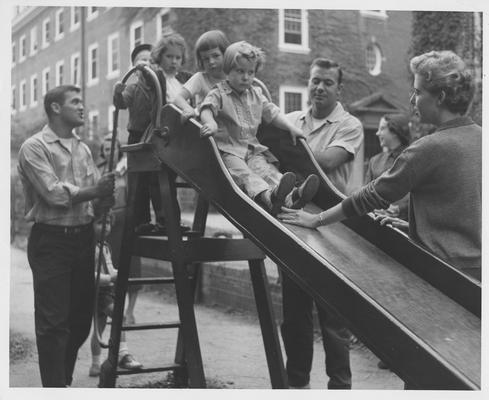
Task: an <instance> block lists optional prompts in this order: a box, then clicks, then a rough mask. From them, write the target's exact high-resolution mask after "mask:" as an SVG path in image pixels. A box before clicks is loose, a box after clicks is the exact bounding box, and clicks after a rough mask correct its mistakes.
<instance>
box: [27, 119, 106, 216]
mask: <svg viewBox="0 0 489 400" xmlns="http://www.w3.org/2000/svg"><path fill="white" fill-rule="evenodd" d="M73 138H74V140H73V146H72V149H71V152H70V151H69V149H67V148H66V147H64V145H63V144H62V143H61V141H60V138H59V137H58V136H57V135H56V134H55V133H54V132H53V131H52V130H51V128H49V126H48V125H46V126H45V127H44V128H43V129H42V131H40V132H38V133H36V134H35V135H34V136H32V137H30V138H29V139H27V140H26V141H25V142H24V143H23V145H22V147H21V148H20V151H19V166H18V170H19V174H20V177H21V180H22V184H23V187H24V197H25V217H26V219H27V221H34V222H42V223H45V224H50V225H61V226H76V225H83V224H88V223H90V222H91V221H92V220H93V216H94V212H93V206H92V203H91V202H90V201H84V202H80V203H77V204H72V198H73V196H75V195H76V194H77V193H78V192H79V190H80V188H85V187H88V186H92V185H94V184H95V183H96V182H97V180H98V179H99V177H100V174H99V172H98V170H97V167H96V166H95V164H94V162H93V159H92V155H91V152H90V149H89V148H88V146H87V145H86V144H85V143H83V142H82V141H81V139H80V137H79V136H77V135H76V134H75V133H73Z"/></svg>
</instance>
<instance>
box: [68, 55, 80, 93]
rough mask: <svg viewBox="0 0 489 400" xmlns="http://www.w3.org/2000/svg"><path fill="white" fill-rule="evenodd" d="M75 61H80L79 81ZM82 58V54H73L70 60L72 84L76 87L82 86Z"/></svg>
mask: <svg viewBox="0 0 489 400" xmlns="http://www.w3.org/2000/svg"><path fill="white" fill-rule="evenodd" d="M75 59H78V71H77V72H78V74H77V80H76V81H75V79H74V78H75ZM80 63H81V56H80V52H79V51H78V52H76V53H73V54H72V55H71V58H70V83H71V84H73V85H75V86H80V82H81V77H80V74H81V64H80Z"/></svg>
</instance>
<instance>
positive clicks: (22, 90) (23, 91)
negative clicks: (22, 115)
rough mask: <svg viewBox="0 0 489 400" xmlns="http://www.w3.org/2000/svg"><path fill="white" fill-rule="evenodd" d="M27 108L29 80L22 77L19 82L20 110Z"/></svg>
mask: <svg viewBox="0 0 489 400" xmlns="http://www.w3.org/2000/svg"><path fill="white" fill-rule="evenodd" d="M23 100H25V103H24V102H23ZM26 108H27V82H26V80H25V79H22V80H21V81H20V84H19V111H24V110H25V109H26Z"/></svg>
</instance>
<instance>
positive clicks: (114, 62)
mask: <svg viewBox="0 0 489 400" xmlns="http://www.w3.org/2000/svg"><path fill="white" fill-rule="evenodd" d="M107 49H108V50H107V67H108V70H107V79H112V78H115V77H117V76H119V73H120V72H119V63H120V59H119V34H118V33H113V34H112V35H110V36H109V37H108V38H107Z"/></svg>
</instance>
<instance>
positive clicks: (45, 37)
mask: <svg viewBox="0 0 489 400" xmlns="http://www.w3.org/2000/svg"><path fill="white" fill-rule="evenodd" d="M50 35H51V21H50V20H49V18H47V19H45V20H44V21H42V48H43V49H44V48H46V47H48V46H49V40H50Z"/></svg>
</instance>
